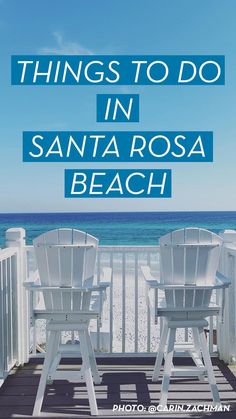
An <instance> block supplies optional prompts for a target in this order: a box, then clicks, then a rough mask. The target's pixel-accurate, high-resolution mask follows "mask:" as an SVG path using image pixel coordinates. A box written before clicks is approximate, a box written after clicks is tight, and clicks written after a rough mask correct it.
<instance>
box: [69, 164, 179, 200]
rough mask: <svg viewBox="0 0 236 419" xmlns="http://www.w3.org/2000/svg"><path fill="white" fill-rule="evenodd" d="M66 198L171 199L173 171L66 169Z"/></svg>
mask: <svg viewBox="0 0 236 419" xmlns="http://www.w3.org/2000/svg"><path fill="white" fill-rule="evenodd" d="M65 198H171V170H169V169H167V170H164V169H158V170H156V169H153V170H149V169H147V170H143V169H142V170H140V169H136V170H127V169H120V170H118V169H117V170H116V169H104V170H102V169H98V170H95V169H93V170H92V169H86V170H83V169H82V170H80V169H66V170H65Z"/></svg>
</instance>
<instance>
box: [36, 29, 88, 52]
mask: <svg viewBox="0 0 236 419" xmlns="http://www.w3.org/2000/svg"><path fill="white" fill-rule="evenodd" d="M53 37H54V39H55V41H56V45H55V46H54V47H43V48H40V49H39V53H40V54H59V55H70V54H73V55H92V54H93V52H92V51H90V50H89V49H87V48H84V47H83V46H82V45H80V44H79V43H78V42H70V41H66V40H64V38H63V36H62V34H61V33H60V32H53Z"/></svg>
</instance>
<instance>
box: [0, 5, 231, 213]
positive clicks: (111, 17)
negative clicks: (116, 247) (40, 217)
mask: <svg viewBox="0 0 236 419" xmlns="http://www.w3.org/2000/svg"><path fill="white" fill-rule="evenodd" d="M235 19H236V3H235V1H234V0H227V1H226V2H223V1H221V0H204V1H203V0H202V1H201V0H197V1H194V0H192V1H189V0H175V1H173V0H162V1H160V0H145V1H137V0H136V1H133V0H131V1H127V0H126V1H123V0H119V1H118V2H115V1H113V2H112V1H110V0H99V1H95V0H93V1H89V0H87V1H84V0H83V1H82V0H67V1H62V0H61V1H60V0H50V2H49V1H48V0H41V1H38V2H36V1H32V0H21V1H19V0H0V39H1V69H0V86H1V95H0V101H1V151H0V212H32V211H33V212H34V211H38V212H41V211H42V212H44V211H45V212H46V211H52V212H53V211H75V212H76V211H132V210H134V203H135V210H140V211H165V210H166V211H179V210H189V211H193V210H195V211H196V210H236V186H235V184H236V142H235V140H236V95H235V93H236V42H235V39H236V26H235ZM39 53H42V54H43V53H47V54H56V53H59V54H87V53H90V54H140V55H141V54H155V55H158V54H183V55H184V54H206V55H207V54H208V55H212V54H223V55H225V56H226V85H225V86H209V87H206V86H201V87H200V86H196V87H190V86H189V87H186V86H184V87H179V86H176V87H173V86H148V87H145V86H139V87H136V86H135V87H132V88H131V87H129V88H128V91H129V92H132V93H139V94H140V109H141V115H140V123H139V124H136V123H132V124H123V127H122V128H121V126H120V124H119V125H116V124H106V125H105V124H102V123H96V94H97V93H102V92H104V93H116V92H117V93H120V89H121V88H119V87H118V86H117V87H115V86H112V87H109V86H105V87H104V86H103V87H99V86H93V87H91V86H87V87H80V86H72V87H65V86H62V87H59V86H57V87H55V86H54V87H49V86H45V87H39V86H38V87H36V86H33V87H30V86H19V87H18V86H11V85H10V76H11V74H10V57H11V55H12V54H39ZM108 125H109V128H108ZM103 129H110V130H116V129H126V130H129V129H130V130H131V129H133V130H157V131H161V130H162V131H163V130H176V131H178V130H185V131H187V130H196V131H197V130H210V131H214V160H215V161H214V163H213V164H211V163H205V164H197V163H196V164H193V163H190V164H189V163H188V164H179V163H177V164H170V163H165V164H161V163H159V164H156V165H155V164H152V165H150V164H145V163H143V164H135V163H134V164H132V165H130V164H128V163H127V164H117V167H120V168H121V167H123V168H124V167H127V168H128V167H129V168H145V167H146V168H147V167H149V168H150V167H152V168H157V167H158V168H171V169H173V173H172V177H173V191H172V192H173V197H172V198H171V199H136V200H135V201H134V200H133V199H132V200H129V199H119V200H117V199H110V200H109V199H94V200H91V199H89V200H86V199H65V198H64V168H76V166H77V165H76V163H71V164H65V163H59V164H50V163H47V164H46V163H44V164H43V163H40V164H39V163H38V164H36V163H35V164H33V163H32V164H31V163H27V164H26V163H22V145H21V142H22V131H23V130H103ZM104 166H105V167H107V168H109V167H112V166H113V165H112V164H106V165H104V164H102V163H97V164H96V168H103V167H104ZM85 167H91V165H88V164H86V163H84V164H81V165H80V168H85ZM94 167H95V165H94Z"/></svg>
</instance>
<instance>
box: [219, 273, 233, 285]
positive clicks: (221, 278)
mask: <svg viewBox="0 0 236 419" xmlns="http://www.w3.org/2000/svg"><path fill="white" fill-rule="evenodd" d="M216 281H217V282H218V283H219V284H220V285H221V286H222V287H224V288H227V287H228V286H229V285H230V284H231V281H230V279H229V278H226V276H224V275H223V274H222V273H220V272H219V271H217V272H216Z"/></svg>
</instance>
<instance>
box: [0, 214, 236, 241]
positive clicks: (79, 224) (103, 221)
mask: <svg viewBox="0 0 236 419" xmlns="http://www.w3.org/2000/svg"><path fill="white" fill-rule="evenodd" d="M11 227H23V228H25V229H26V242H27V244H31V243H32V239H33V238H34V237H36V236H38V235H39V234H41V233H43V232H45V231H47V230H52V229H54V228H59V227H70V228H72V227H73V228H77V229H80V230H84V231H87V232H88V233H90V234H92V235H94V236H96V237H98V238H99V241H100V244H102V245H155V244H158V242H159V238H160V237H161V236H162V235H163V234H165V233H168V232H169V231H171V230H176V229H179V228H184V227H202V228H206V229H209V230H211V231H213V232H215V233H218V232H219V231H220V230H224V229H236V211H234V212H112V213H111V212H93V213H28V214H0V246H3V245H4V235H5V231H6V230H7V229H8V228H11Z"/></svg>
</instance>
